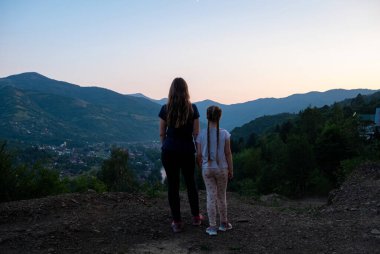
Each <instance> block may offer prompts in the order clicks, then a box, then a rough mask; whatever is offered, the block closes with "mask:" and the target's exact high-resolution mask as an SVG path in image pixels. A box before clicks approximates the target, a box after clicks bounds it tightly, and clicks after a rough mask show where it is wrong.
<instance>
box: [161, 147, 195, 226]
mask: <svg viewBox="0 0 380 254" xmlns="http://www.w3.org/2000/svg"><path fill="white" fill-rule="evenodd" d="M161 161H162V165H163V166H164V168H165V172H166V177H167V182H168V199H169V205H170V209H171V212H172V217H173V220H174V221H181V208H180V198H179V182H180V170H181V171H182V175H183V177H184V179H185V184H186V188H187V196H188V198H189V203H190V208H191V214H192V215H193V216H198V215H199V199H198V190H197V188H196V185H195V177H194V170H195V156H194V154H192V153H190V154H186V153H185V154H182V153H176V152H167V151H163V152H162V154H161Z"/></svg>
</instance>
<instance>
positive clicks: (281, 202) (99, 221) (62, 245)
mask: <svg viewBox="0 0 380 254" xmlns="http://www.w3.org/2000/svg"><path fill="white" fill-rule="evenodd" d="M182 197H183V198H182V213H183V217H184V220H185V222H187V224H186V226H185V231H184V232H182V233H179V234H173V233H172V231H171V228H170V213H169V209H168V205H167V199H166V195H165V194H163V195H161V196H160V197H156V198H147V197H144V196H139V195H132V194H127V193H103V194H97V193H86V194H67V195H60V196H55V197H47V198H42V199H35V200H26V201H17V202H9V203H2V204H0V253H380V167H379V166H376V165H366V166H363V167H361V168H359V169H357V170H356V171H355V172H354V173H353V174H352V176H351V177H350V178H349V179H348V180H347V181H346V182H345V183H344V184H343V185H342V187H341V188H340V189H338V190H336V191H334V192H332V193H331V195H330V197H329V199H328V203H326V202H325V200H320V199H308V200H298V201H294V200H287V199H284V198H281V197H279V196H277V195H269V196H265V197H263V198H262V199H261V200H254V199H251V198H242V197H239V196H238V195H236V194H234V193H229V194H228V202H229V217H230V220H231V222H232V224H233V226H234V228H233V230H231V231H229V232H223V233H220V234H218V236H214V237H210V236H208V235H206V234H205V229H206V225H202V226H201V227H194V226H192V225H190V222H191V217H190V213H189V207H188V204H187V199H186V195H185V194H184V193H183V194H182ZM200 202H201V207H202V210H203V211H204V213H205V211H206V209H205V205H206V201H205V193H204V192H200Z"/></svg>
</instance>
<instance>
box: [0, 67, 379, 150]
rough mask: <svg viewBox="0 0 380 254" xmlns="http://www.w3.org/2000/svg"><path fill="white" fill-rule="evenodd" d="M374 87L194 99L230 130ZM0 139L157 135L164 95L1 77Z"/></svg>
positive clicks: (116, 138)
mask: <svg viewBox="0 0 380 254" xmlns="http://www.w3.org/2000/svg"><path fill="white" fill-rule="evenodd" d="M373 92H374V91H373V90H368V89H355V90H343V89H337V90H329V91H326V92H310V93H306V94H295V95H291V96H288V97H286V98H280V99H275V98H265V99H258V100H253V101H249V102H245V103H238V104H231V105H225V104H221V103H218V102H215V101H211V100H205V101H200V102H196V103H195V104H196V105H197V106H198V109H199V112H200V115H201V124H202V125H201V126H202V128H203V127H204V126H205V124H204V123H207V120H206V108H207V107H208V106H210V105H218V106H220V107H221V108H222V110H223V115H222V120H221V126H222V127H223V128H226V129H228V130H232V129H233V128H235V127H238V126H241V125H243V124H245V123H248V122H249V121H251V120H253V119H256V118H257V117H261V116H265V115H275V114H278V113H297V112H299V111H300V110H302V109H304V108H306V107H308V106H316V107H319V106H324V105H330V104H332V103H334V102H337V101H342V100H344V99H347V98H353V97H355V96H356V95H357V94H359V93H360V94H362V95H366V94H370V93H373ZM0 99H1V101H2V104H1V105H0V109H1V112H0V117H1V119H2V121H1V122H0V139H18V140H25V141H31V142H45V143H49V142H53V143H57V142H62V141H65V140H72V141H73V142H74V141H75V142H101V141H104V142H132V141H148V140H157V139H158V138H157V136H158V135H157V125H158V123H157V122H158V117H157V114H158V112H159V110H160V107H161V106H160V105H162V104H164V103H166V99H162V100H153V99H150V98H148V97H146V96H144V95H142V94H134V95H122V94H119V93H116V92H114V91H111V90H108V89H105V88H100V87H81V86H78V85H75V84H71V83H68V82H63V81H57V80H54V79H50V78H48V77H45V76H43V75H41V74H39V73H36V72H28V73H22V74H18V75H12V76H9V77H6V78H0Z"/></svg>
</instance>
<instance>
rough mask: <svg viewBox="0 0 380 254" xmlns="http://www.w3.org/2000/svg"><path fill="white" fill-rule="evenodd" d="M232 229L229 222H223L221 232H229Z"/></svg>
mask: <svg viewBox="0 0 380 254" xmlns="http://www.w3.org/2000/svg"><path fill="white" fill-rule="evenodd" d="M230 229H232V225H231V223H229V222H222V223H221V224H220V226H219V230H220V231H227V230H230Z"/></svg>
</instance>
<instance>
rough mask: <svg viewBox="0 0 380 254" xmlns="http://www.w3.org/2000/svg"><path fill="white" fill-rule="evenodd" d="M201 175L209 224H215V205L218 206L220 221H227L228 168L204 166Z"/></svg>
mask: <svg viewBox="0 0 380 254" xmlns="http://www.w3.org/2000/svg"><path fill="white" fill-rule="evenodd" d="M202 175H203V180H204V182H205V185H206V191H207V214H208V219H209V223H210V226H216V207H218V211H219V216H220V222H227V201H226V190H227V182H228V170H227V169H214V168H213V169H210V168H204V169H203V170H202Z"/></svg>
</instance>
